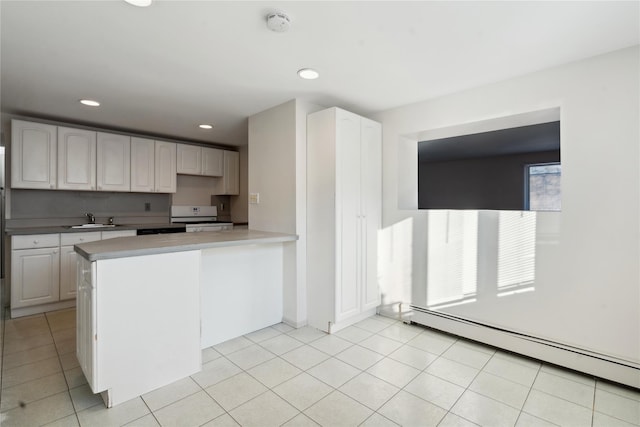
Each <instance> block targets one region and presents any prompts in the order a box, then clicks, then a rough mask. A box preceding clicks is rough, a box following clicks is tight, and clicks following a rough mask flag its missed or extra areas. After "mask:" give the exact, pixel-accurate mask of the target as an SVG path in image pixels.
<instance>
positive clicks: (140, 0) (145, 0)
mask: <svg viewBox="0 0 640 427" xmlns="http://www.w3.org/2000/svg"><path fill="white" fill-rule="evenodd" d="M124 1H126V2H127V3H129V4H131V5H133V6H138V7H147V6H150V5H151V2H152V1H153V0H124Z"/></svg>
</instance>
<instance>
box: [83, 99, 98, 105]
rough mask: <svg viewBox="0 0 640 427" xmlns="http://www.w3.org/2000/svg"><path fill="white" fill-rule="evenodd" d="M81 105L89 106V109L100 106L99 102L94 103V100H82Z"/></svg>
mask: <svg viewBox="0 0 640 427" xmlns="http://www.w3.org/2000/svg"><path fill="white" fill-rule="evenodd" d="M80 104H83V105H88V106H89V107H98V106H99V105H100V103H99V102H98V101H94V100H93V99H81V100H80Z"/></svg>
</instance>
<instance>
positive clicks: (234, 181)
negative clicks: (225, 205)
mask: <svg viewBox="0 0 640 427" xmlns="http://www.w3.org/2000/svg"><path fill="white" fill-rule="evenodd" d="M223 152H224V158H223V164H224V167H223V169H224V173H223V175H222V178H221V179H219V180H218V182H217V183H216V189H215V194H217V195H232V196H233V195H238V194H240V153H238V152H236V151H227V150H223Z"/></svg>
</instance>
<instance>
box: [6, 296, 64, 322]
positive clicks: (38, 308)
mask: <svg viewBox="0 0 640 427" xmlns="http://www.w3.org/2000/svg"><path fill="white" fill-rule="evenodd" d="M75 306H76V300H75V299H70V300H66V301H60V302H52V303H49V304H42V305H34V306H31V307H21V308H13V307H12V308H11V318H12V319H13V318H16V317H23V316H31V315H32V314H39V313H45V312H48V311H55V310H62V309H63V308H71V307H75Z"/></svg>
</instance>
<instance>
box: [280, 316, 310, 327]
mask: <svg viewBox="0 0 640 427" xmlns="http://www.w3.org/2000/svg"><path fill="white" fill-rule="evenodd" d="M282 323H284V324H286V325H289V326H291V327H292V328H296V329H298V328H302V327H303V326H307V319H305V320H301V321H299V322H295V321H293V320H291V319H287V318H286V317H283V318H282Z"/></svg>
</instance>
